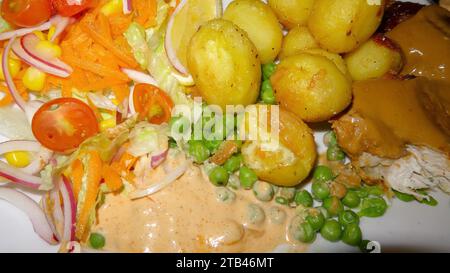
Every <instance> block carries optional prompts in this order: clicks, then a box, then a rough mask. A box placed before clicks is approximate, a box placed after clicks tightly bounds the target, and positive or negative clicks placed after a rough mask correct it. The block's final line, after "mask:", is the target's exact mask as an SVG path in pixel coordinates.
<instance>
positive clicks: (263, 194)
mask: <svg viewBox="0 0 450 273" xmlns="http://www.w3.org/2000/svg"><path fill="white" fill-rule="evenodd" d="M253 193H254V194H255V197H256V199H258V200H260V201H263V202H269V201H270V200H272V198H273V195H274V192H273V188H272V185H270V184H269V183H267V182H263V181H256V182H255V184H253Z"/></svg>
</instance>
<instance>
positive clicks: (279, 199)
mask: <svg viewBox="0 0 450 273" xmlns="http://www.w3.org/2000/svg"><path fill="white" fill-rule="evenodd" d="M275 202H277V203H278V204H280V205H287V204H289V200H287V199H286V198H284V197H282V196H277V197H275Z"/></svg>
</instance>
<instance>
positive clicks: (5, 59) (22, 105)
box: [2, 36, 27, 112]
mask: <svg viewBox="0 0 450 273" xmlns="http://www.w3.org/2000/svg"><path fill="white" fill-rule="evenodd" d="M15 40H16V36H13V37H12V38H11V40H9V42H8V44H6V47H5V51H4V52H3V57H2V69H3V74H4V76H5V82H6V86H7V87H8V90H9V93H11V96H12V97H13V99H14V101H15V102H16V104H17V105H18V106H19V107H20V109H22V110H23V111H24V112H27V111H26V110H27V104H26V102H25V100H24V99H23V98H22V96H21V95H20V93H19V91H17V88H16V85H15V84H14V81H13V79H12V76H11V73H10V72H9V65H8V56H9V52H10V50H11V47H12V45H13V43H15Z"/></svg>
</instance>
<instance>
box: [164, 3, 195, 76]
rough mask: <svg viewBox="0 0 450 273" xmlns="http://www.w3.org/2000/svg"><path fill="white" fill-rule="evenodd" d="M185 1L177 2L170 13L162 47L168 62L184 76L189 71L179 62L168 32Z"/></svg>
mask: <svg viewBox="0 0 450 273" xmlns="http://www.w3.org/2000/svg"><path fill="white" fill-rule="evenodd" d="M186 3H187V0H181V2H180V3H179V4H178V6H177V7H176V8H175V10H174V11H173V13H172V15H171V16H170V19H169V22H168V23H167V29H166V36H165V38H164V48H165V50H166V54H167V58H168V59H169V61H170V63H171V64H172V66H173V68H175V70H177V71H178V72H180V73H181V74H182V75H184V76H187V75H189V71H188V70H187V68H186V67H184V65H183V64H182V63H181V62H180V60H179V59H178V56H177V54H176V52H175V51H174V49H173V45H172V35H171V33H170V32H171V31H172V27H173V24H174V21H175V17H176V16H177V14H178V13H179V12H180V11H181V10H182V9H183V7H184V5H185V4H186Z"/></svg>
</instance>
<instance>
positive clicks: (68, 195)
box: [59, 176, 77, 242]
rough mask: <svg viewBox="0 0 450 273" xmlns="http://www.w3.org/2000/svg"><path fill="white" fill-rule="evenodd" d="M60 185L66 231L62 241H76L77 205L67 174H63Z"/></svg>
mask: <svg viewBox="0 0 450 273" xmlns="http://www.w3.org/2000/svg"><path fill="white" fill-rule="evenodd" d="M59 185H60V192H61V196H62V199H63V206H64V231H63V237H62V242H70V241H75V224H76V223H75V222H76V215H77V205H76V203H75V197H74V195H73V190H72V185H71V184H70V181H69V180H68V179H67V178H66V177H65V176H62V178H61V179H60V182H59Z"/></svg>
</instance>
